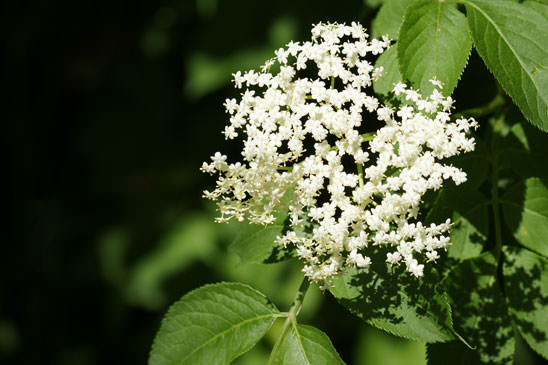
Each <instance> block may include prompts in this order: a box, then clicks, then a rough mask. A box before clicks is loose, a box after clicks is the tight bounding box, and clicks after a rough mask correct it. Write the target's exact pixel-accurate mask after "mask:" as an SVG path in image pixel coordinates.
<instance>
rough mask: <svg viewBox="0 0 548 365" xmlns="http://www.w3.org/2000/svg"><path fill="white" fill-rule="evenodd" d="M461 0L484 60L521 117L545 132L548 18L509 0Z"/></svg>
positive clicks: (547, 108) (547, 121)
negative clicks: (519, 111)
mask: <svg viewBox="0 0 548 365" xmlns="http://www.w3.org/2000/svg"><path fill="white" fill-rule="evenodd" d="M463 2H464V4H465V5H466V11H467V15H468V22H469V26H470V30H471V32H472V36H473V38H474V45H475V47H476V49H477V51H478V53H479V54H480V56H481V57H482V58H483V60H484V62H485V64H486V65H487V67H488V68H489V70H490V71H491V72H492V73H493V75H495V77H496V78H497V80H498V82H499V83H500V84H501V85H502V87H503V88H504V90H505V91H506V92H507V93H508V95H510V96H511V97H512V99H513V100H514V101H515V103H516V104H517V105H518V106H519V108H520V109H521V111H522V112H523V114H524V115H525V117H526V118H527V119H528V120H529V121H530V122H531V123H533V124H534V125H535V126H537V127H538V128H540V129H542V130H544V131H547V130H548V61H547V60H548V18H546V17H545V16H543V14H542V13H541V12H539V11H537V10H535V9H533V8H531V7H528V6H524V5H520V4H517V3H515V2H513V1H509V0H498V1H487V0H464V1H463ZM537 6H543V5H542V4H538V5H537Z"/></svg>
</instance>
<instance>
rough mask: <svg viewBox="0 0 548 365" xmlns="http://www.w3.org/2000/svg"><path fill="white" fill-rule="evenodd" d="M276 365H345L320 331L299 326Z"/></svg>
mask: <svg viewBox="0 0 548 365" xmlns="http://www.w3.org/2000/svg"><path fill="white" fill-rule="evenodd" d="M276 364H284V365H293V364H303V365H315V364H326V365H328V364H344V361H342V359H341V357H340V356H339V354H338V353H337V350H335V348H334V347H333V344H332V343H331V340H330V339H329V337H327V335H326V334H325V333H323V332H322V331H320V330H319V329H317V328H315V327H312V326H306V325H304V324H297V325H296V326H293V328H292V329H291V332H290V333H289V335H288V336H287V338H286V339H285V341H284V343H283V345H282V347H281V348H280V352H279V356H278V358H277V359H276Z"/></svg>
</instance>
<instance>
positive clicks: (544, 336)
mask: <svg viewBox="0 0 548 365" xmlns="http://www.w3.org/2000/svg"><path fill="white" fill-rule="evenodd" d="M504 254H505V257H504V265H503V275H504V288H505V290H506V298H507V299H506V300H507V302H508V307H509V312H510V315H511V316H512V318H513V320H514V322H515V324H516V326H517V328H518V331H519V333H520V334H521V336H522V337H523V338H524V339H525V341H526V342H527V343H528V344H529V346H531V348H532V349H533V350H535V351H536V352H537V353H539V354H540V355H542V356H543V357H544V358H545V359H548V260H547V259H545V258H544V257H542V256H539V255H537V254H535V253H533V252H531V251H528V250H525V249H521V248H516V247H505V250H504Z"/></svg>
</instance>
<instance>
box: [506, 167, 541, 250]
mask: <svg viewBox="0 0 548 365" xmlns="http://www.w3.org/2000/svg"><path fill="white" fill-rule="evenodd" d="M501 204H502V211H503V214H504V219H505V221H506V223H507V224H508V227H509V228H510V229H511V231H512V232H513V234H514V237H515V238H516V240H517V241H518V242H519V243H521V244H522V245H523V246H525V247H527V248H530V249H531V250H533V251H536V252H538V253H540V254H542V255H544V256H548V239H547V237H548V181H547V180H545V179H540V178H536V177H531V178H529V179H527V180H525V182H519V183H517V184H515V185H514V186H513V187H511V188H510V189H508V191H507V192H506V193H505V194H504V196H503V197H502V198H501Z"/></svg>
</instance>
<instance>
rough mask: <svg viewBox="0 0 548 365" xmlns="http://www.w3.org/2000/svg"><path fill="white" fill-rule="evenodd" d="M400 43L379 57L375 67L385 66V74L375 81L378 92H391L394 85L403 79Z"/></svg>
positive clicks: (375, 89)
mask: <svg viewBox="0 0 548 365" xmlns="http://www.w3.org/2000/svg"><path fill="white" fill-rule="evenodd" d="M397 48H398V45H397V43H396V44H393V45H392V46H390V48H389V49H388V50H387V51H385V52H384V53H383V54H381V56H380V57H379V58H378V59H377V62H376V63H375V67H376V68H378V67H383V68H384V72H383V76H382V77H380V78H378V79H377V80H375V81H373V90H374V91H375V93H376V94H379V95H383V94H384V95H386V94H390V93H391V92H392V90H393V89H394V85H395V84H396V83H398V82H400V81H402V76H401V74H400V69H399V66H398V50H397Z"/></svg>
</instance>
